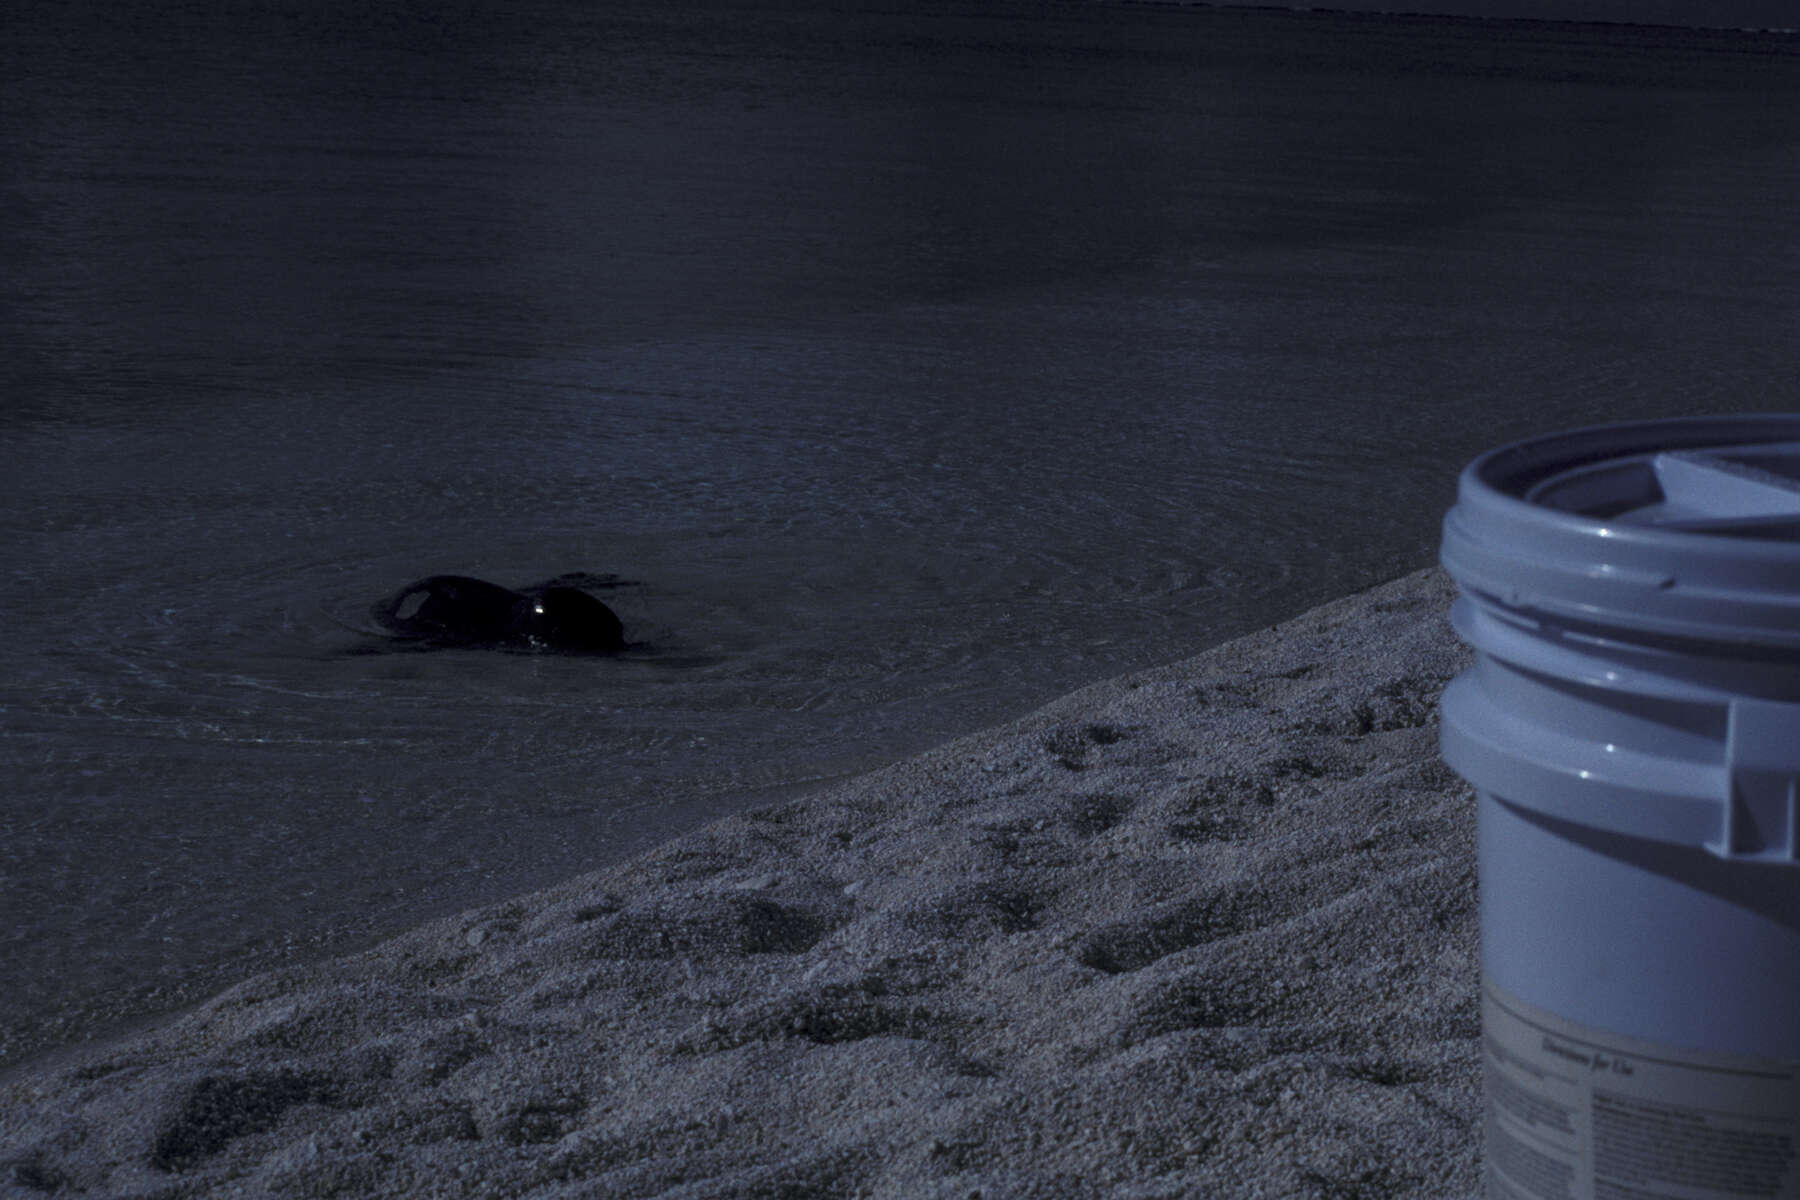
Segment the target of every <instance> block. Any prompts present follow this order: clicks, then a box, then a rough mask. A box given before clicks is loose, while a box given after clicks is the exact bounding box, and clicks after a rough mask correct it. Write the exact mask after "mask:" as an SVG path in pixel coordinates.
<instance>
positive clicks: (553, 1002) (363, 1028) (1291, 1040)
mask: <svg viewBox="0 0 1800 1200" xmlns="http://www.w3.org/2000/svg"><path fill="white" fill-rule="evenodd" d="M1451 597H1452V588H1451V585H1450V584H1449V582H1448V581H1447V580H1446V579H1445V578H1444V576H1443V575H1442V573H1441V572H1439V571H1438V570H1436V569H1432V570H1428V571H1422V572H1419V573H1417V574H1414V575H1409V576H1407V577H1405V578H1403V579H1399V580H1396V581H1394V582H1393V583H1390V584H1387V585H1384V586H1382V587H1379V588H1376V589H1374V590H1372V591H1369V592H1366V593H1363V594H1361V595H1358V596H1354V597H1351V598H1349V599H1346V600H1341V601H1338V602H1336V603H1334V604H1330V605H1327V606H1325V607H1323V608H1320V609H1316V610H1314V611H1312V612H1310V613H1307V614H1305V615H1303V616H1301V617H1298V618H1296V619H1294V620H1292V621H1289V622H1287V623H1286V624H1284V625H1281V626H1279V627H1277V628H1275V629H1272V630H1268V631H1264V632H1261V633H1256V634H1252V635H1250V636H1248V637H1245V638H1241V639H1239V640H1237V641H1234V642H1231V643H1228V644H1226V645H1223V646H1220V647H1218V648H1216V649H1214V650H1212V651H1210V652H1208V653H1205V654H1202V655H1200V656H1199V657H1197V658H1193V659H1190V660H1188V661H1186V662H1182V663H1178V664H1175V665H1173V666H1168V667H1164V668H1160V669H1157V670H1152V671H1143V672H1137V673H1133V674H1131V675H1128V676H1125V677H1122V678H1120V679H1116V680H1113V681H1111V682H1108V683H1103V684H1099V685H1096V686H1094V687H1090V688H1087V689H1085V690H1083V691H1080V692H1077V693H1075V694H1073V695H1070V696H1067V697H1065V698H1063V699H1062V700H1059V701H1057V702H1056V703H1054V704H1051V705H1049V706H1048V707H1046V708H1044V709H1041V710H1039V711H1038V712H1036V713H1033V714H1031V715H1029V716H1027V717H1025V718H1023V719H1021V720H1019V721H1016V722H1013V723H1011V724H1009V725H1006V726H1003V727H1001V728H998V729H993V730H989V731H986V732H983V733H980V734H977V735H975V736H972V737H968V738H964V739H962V740H959V741H956V742H952V743H950V744H948V745H945V746H943V747H940V748H939V749H937V750H934V751H932V752H930V753H927V754H924V755H921V756H919V757H917V758H915V759H912V760H909V761H907V762H903V763H900V764H898V765H896V766H893V767H890V768H887V769H884V770H880V771H877V772H874V773H873V774H870V775H868V776H865V777H863V778H860V779H857V780H854V781H851V782H849V783H846V784H843V785H839V786H837V787H835V788H833V789H831V790H828V791H825V792H823V793H820V794H818V795H815V796H812V797H809V798H806V799H802V800H799V801H795V802H791V803H787V804H782V805H778V806H775V807H772V808H766V809H762V810H759V811H755V812H751V813H748V814H745V815H742V816H738V817H733V818H730V819H727V820H725V821H722V822H719V823H717V824H715V825H712V826H709V827H707V828H705V829H702V830H699V831H696V832H694V833H692V834H689V835H687V836H684V837H681V838H678V839H676V840H675V841H673V842H671V843H669V844H667V845H665V846H663V847H661V848H659V849H657V850H655V851H653V852H651V853H648V854H646V855H644V856H642V857H640V858H637V859H635V860H633V861H630V862H627V863H624V864H621V865H618V866H615V867H611V868H608V869H606V870H602V871H599V872H596V873H593V874H590V875H585V876H582V877H580V878H577V879H574V880H571V881H569V882H567V883H565V884H563V885H560V886H558V887H556V888H552V889H550V890H547V891H543V892H539V893H537V894H534V895H529V896H523V897H519V898H517V899H513V900H509V901H506V902H503V903H499V904H493V905H489V906H487V907H484V908H479V909H474V910H471V911H468V912H465V913H462V914H459V915H457V916H454V917H450V918H446V919H444V920H440V921H437V922H434V923H432V924H430V925H427V926H424V927H422V928H420V929H417V930H414V931H413V932H411V933H408V934H406V935H403V936H401V937H398V938H395V939H393V940H391V941H389V942H386V943H384V944H383V945H381V946H378V947H376V948H374V949H372V950H369V951H366V952H363V953H360V954H356V955H351V956H348V957H345V958H341V959H337V960H334V961H331V962H326V963H322V964H317V965H312V966H306V967H299V968H293V969H289V970H283V971H279V972H275V973H272V974H269V975H264V976H261V977H258V978H255V979H252V980H249V981H247V982H245V983H243V984H241V985H240V986H237V987H234V988H232V989H230V990H229V991H226V992H224V993H222V994H220V995H219V996H217V997H215V998H214V999H212V1000H211V1001H209V1002H208V1003H206V1004H204V1005H201V1006H200V1007H198V1008H196V1009H194V1010H192V1011H191V1012H189V1013H187V1014H185V1015H183V1016H182V1017H180V1018H178V1019H176V1020H174V1021H172V1022H171V1023H169V1024H167V1025H165V1026H163V1027H160V1028H158V1029H155V1030H153V1031H150V1032H147V1033H142V1034H138V1035H135V1036H132V1037H130V1038H128V1039H126V1040H124V1041H121V1042H119V1043H115V1044H113V1045H110V1046H107V1047H102V1048H98V1049H95V1050H93V1051H92V1052H90V1053H86V1054H83V1055H81V1056H79V1058H78V1059H77V1060H76V1061H74V1062H71V1063H64V1064H62V1065H60V1066H57V1067H55V1068H53V1069H48V1070H46V1071H44V1072H41V1073H38V1074H29V1075H25V1076H23V1077H21V1078H17V1079H14V1080H11V1081H9V1082H8V1083H7V1084H5V1085H4V1086H3V1087H0V1164H3V1165H0V1186H9V1187H11V1188H12V1189H13V1190H14V1191H15V1192H18V1193H21V1194H25V1195H33V1194H51V1193H56V1192H74V1191H79V1190H88V1191H90V1192H94V1193H99V1194H106V1195H121V1196H124V1195H129V1196H141V1197H191V1196H215V1195H267V1196H280V1197H286V1196H323V1195H333V1194H342V1195H389V1196H483V1197H488V1196H534V1197H561V1196H571V1197H572V1196H618V1197H634V1196H671V1197H725V1196H732V1197H752V1196H769V1197H775V1196H780V1197H814V1196H817V1197H825V1196H882V1197H888V1196H892V1197H902V1196H904V1197H952V1196H954V1197H972V1196H978V1195H979V1196H983V1197H1001V1196H1005V1197H1013V1196H1020V1197H1037V1196H1042V1197H1058V1198H1068V1197H1081V1196H1121V1197H1164V1196H1166V1197H1176V1196H1220V1197H1254V1196H1303V1197H1359V1196H1360V1197H1377V1196H1379V1197H1412V1196H1416V1197H1431V1198H1433V1200H1443V1198H1446V1197H1459V1196H1469V1197H1473V1196H1475V1195H1476V1194H1477V1193H1478V1191H1479V1187H1480V1183H1479V1178H1478V1158H1479V1147H1480V1141H1481V1123H1480V1116H1481V1105H1480V1083H1479V1081H1480V1065H1479V1047H1478V1040H1479V1033H1480V1017H1479V1008H1478V1005H1477V978H1478V956H1477V950H1476V898H1475V866H1474V846H1473V827H1474V805H1473V802H1472V798H1471V796H1470V794H1469V792H1468V789H1467V788H1466V787H1465V786H1464V785H1463V784H1462V783H1461V782H1460V781H1459V780H1457V779H1456V778H1455V776H1453V775H1452V774H1451V773H1450V772H1449V771H1448V770H1447V769H1446V768H1445V767H1444V766H1442V764H1441V763H1439V761H1438V758H1437V744H1436V741H1437V709H1436V705H1437V698H1438V693H1439V691H1440V690H1441V688H1442V686H1443V684H1444V683H1445V682H1446V681H1447V680H1448V679H1449V678H1450V677H1451V676H1452V675H1453V674H1455V673H1456V672H1457V671H1458V670H1460V669H1461V668H1462V667H1463V666H1464V665H1466V663H1467V661H1468V654H1467V652H1466V651H1465V650H1464V649H1463V648H1462V647H1461V646H1460V645H1458V643H1457V642H1456V640H1455V638H1454V637H1453V635H1452V634H1451V633H1450V630H1449V628H1448V625H1447V622H1446V620H1445V614H1446V612H1447V610H1448V607H1449V602H1450V599H1451Z"/></svg>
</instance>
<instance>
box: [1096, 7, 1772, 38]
mask: <svg viewBox="0 0 1800 1200" xmlns="http://www.w3.org/2000/svg"><path fill="white" fill-rule="evenodd" d="M1117 2H1120V3H1125V4H1130V5H1133V6H1138V5H1142V6H1145V7H1152V8H1235V9H1246V10H1256V11H1271V12H1293V13H1316V14H1320V15H1324V16H1334V15H1336V16H1352V17H1421V18H1427V19H1433V20H1446V21H1483V22H1504V23H1507V24H1527V25H1609V26H1625V27H1636V28H1641V29H1692V30H1703V31H1707V32H1713V33H1778V34H1796V33H1800V24H1763V23H1761V22H1765V21H1770V20H1773V19H1774V18H1773V17H1772V16H1768V15H1765V16H1762V17H1752V16H1743V17H1740V18H1739V19H1738V20H1735V21H1730V22H1727V23H1723V24H1721V23H1718V20H1717V19H1716V18H1714V14H1716V13H1717V11H1718V9H1719V7H1720V6H1719V5H1716V4H1708V5H1704V6H1701V5H1694V6H1693V7H1704V8H1706V9H1707V10H1708V17H1709V19H1708V20H1706V21H1705V22H1704V23H1700V22H1698V21H1693V20H1688V21H1682V20H1676V19H1673V18H1672V17H1671V16H1670V15H1669V10H1670V9H1671V8H1674V7H1680V6H1679V5H1663V6H1660V7H1659V9H1658V10H1655V11H1653V13H1652V14H1647V16H1649V17H1650V18H1652V19H1646V17H1643V16H1625V15H1613V16H1607V15H1602V12H1603V10H1607V9H1618V8H1620V7H1622V6H1621V5H1617V4H1613V3H1608V2H1607V0H1600V2H1599V3H1590V4H1587V5H1580V4H1576V5H1570V4H1568V3H1567V2H1566V0H1565V3H1562V4H1559V5H1552V4H1532V3H1511V4H1493V3H1486V4H1484V3H1450V4H1442V3H1440V4H1437V5H1429V4H1426V5H1425V6H1420V4H1419V3H1418V2H1417V0H1415V3H1414V4H1407V3H1405V0H1399V2H1398V3H1395V2H1393V0H1389V2H1380V0H1372V2H1368V3H1361V4H1359V3H1357V0H1333V2H1331V3H1325V4H1305V3H1300V2H1298V0H1286V2H1284V0H1117ZM1553 7H1554V8H1561V9H1563V10H1565V11H1563V12H1560V13H1551V12H1549V11H1548V9H1550V8H1553ZM1570 7H1575V8H1577V9H1578V11H1577V12H1576V13H1574V14H1570V13H1568V12H1567V11H1566V10H1567V9H1568V8H1570ZM1497 8H1509V9H1514V10H1529V11H1510V12H1496V11H1493V10H1494V9H1497ZM1476 10H1486V11H1476ZM1737 11H1739V12H1740V13H1742V12H1747V11H1753V12H1761V13H1765V14H1766V13H1768V11H1769V10H1768V9H1767V8H1766V7H1764V6H1760V5H1759V6H1756V7H1754V8H1752V9H1749V10H1745V9H1743V8H1741V7H1740V8H1739V9H1738V10H1737ZM1797 16H1800V14H1788V16H1787V20H1788V21H1790V22H1791V21H1794V20H1795V19H1796V17H1797Z"/></svg>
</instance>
